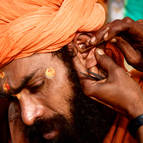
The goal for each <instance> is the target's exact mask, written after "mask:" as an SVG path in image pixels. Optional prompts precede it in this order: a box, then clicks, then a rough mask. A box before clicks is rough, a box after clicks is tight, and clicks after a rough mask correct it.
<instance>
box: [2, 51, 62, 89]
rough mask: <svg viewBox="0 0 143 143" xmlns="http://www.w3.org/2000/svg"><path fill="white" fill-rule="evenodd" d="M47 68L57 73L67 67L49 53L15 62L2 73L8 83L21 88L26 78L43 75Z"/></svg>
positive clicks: (4, 68) (3, 69)
mask: <svg viewBox="0 0 143 143" xmlns="http://www.w3.org/2000/svg"><path fill="white" fill-rule="evenodd" d="M47 67H53V68H55V69H56V70H57V71H60V70H61V69H63V68H64V67H65V66H64V64H63V62H62V61H61V60H60V59H59V58H58V57H57V56H52V54H51V53H47V54H37V55H33V56H31V57H27V58H22V59H17V60H14V61H13V62H11V63H10V64H8V65H6V66H5V67H3V68H2V69H0V71H1V72H3V73H4V74H5V79H6V82H9V83H10V84H11V85H12V86H13V87H15V86H19V85H20V84H21V82H22V81H23V80H24V79H25V77H28V76H31V75H32V74H35V73H36V74H37V73H38V74H39V75H41V73H44V69H46V68H47ZM38 74H37V75H38ZM0 80H2V83H3V81H4V79H0Z"/></svg>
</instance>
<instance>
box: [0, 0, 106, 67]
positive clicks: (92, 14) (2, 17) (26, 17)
mask: <svg viewBox="0 0 143 143" xmlns="http://www.w3.org/2000/svg"><path fill="white" fill-rule="evenodd" d="M0 3H1V5H0V67H2V66H3V65H5V64H7V63H9V62H11V61H12V60H14V59H18V58H22V57H27V56H30V55H32V54H34V53H46V52H53V51H57V50H59V49H60V48H62V47H63V46H64V45H66V44H68V43H69V42H70V41H72V39H73V38H74V36H75V33H76V32H77V31H80V32H81V31H87V32H88V31H96V30H98V29H99V28H100V27H101V26H102V25H103V24H104V21H105V10H104V8H103V6H102V5H101V4H99V3H98V2H97V0H0Z"/></svg>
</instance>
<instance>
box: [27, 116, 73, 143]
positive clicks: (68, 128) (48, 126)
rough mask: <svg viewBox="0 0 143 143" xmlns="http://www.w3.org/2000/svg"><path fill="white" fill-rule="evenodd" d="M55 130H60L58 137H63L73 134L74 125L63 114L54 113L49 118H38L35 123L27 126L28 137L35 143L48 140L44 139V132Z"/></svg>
mask: <svg viewBox="0 0 143 143" xmlns="http://www.w3.org/2000/svg"><path fill="white" fill-rule="evenodd" d="M53 130H58V131H59V133H60V134H59V136H58V137H57V138H63V137H64V136H71V134H72V133H73V126H72V125H71V123H70V122H69V121H68V120H67V119H66V118H65V117H64V116H62V115H54V116H53V117H51V118H48V119H37V120H36V121H35V123H34V125H32V126H25V133H26V137H28V138H29V140H30V142H34V143H35V142H37V143H43V142H47V141H44V140H45V139H44V138H43V134H44V133H49V132H51V131H53ZM56 140H57V139H56ZM49 142H50V141H49Z"/></svg>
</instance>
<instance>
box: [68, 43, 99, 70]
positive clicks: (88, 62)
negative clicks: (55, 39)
mask: <svg viewBox="0 0 143 143" xmlns="http://www.w3.org/2000/svg"><path fill="white" fill-rule="evenodd" d="M68 49H69V51H72V52H73V53H74V54H73V55H75V56H74V57H73V62H74V65H75V68H76V70H77V71H80V72H84V73H85V72H86V70H89V69H90V70H91V69H92V71H93V72H97V68H96V65H97V61H96V58H95V55H94V52H95V48H93V49H90V50H89V51H86V52H84V53H81V52H80V51H79V50H78V48H76V46H74V44H73V43H71V44H70V45H68ZM93 69H94V70H93Z"/></svg>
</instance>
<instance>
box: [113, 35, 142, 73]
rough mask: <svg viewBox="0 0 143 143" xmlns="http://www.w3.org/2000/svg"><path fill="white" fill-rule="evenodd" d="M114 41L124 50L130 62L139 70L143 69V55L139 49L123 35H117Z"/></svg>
mask: <svg viewBox="0 0 143 143" xmlns="http://www.w3.org/2000/svg"><path fill="white" fill-rule="evenodd" d="M113 42H114V44H115V45H116V46H117V47H118V48H119V49H120V50H121V51H122V53H123V55H124V56H125V58H126V60H127V62H128V64H130V65H131V66H133V67H134V68H136V69H137V70H140V71H143V56H142V53H141V52H140V51H139V50H138V49H134V48H133V47H132V46H131V45H130V44H129V43H128V42H127V41H126V40H124V39H123V38H122V37H115V38H114V41H113Z"/></svg>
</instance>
